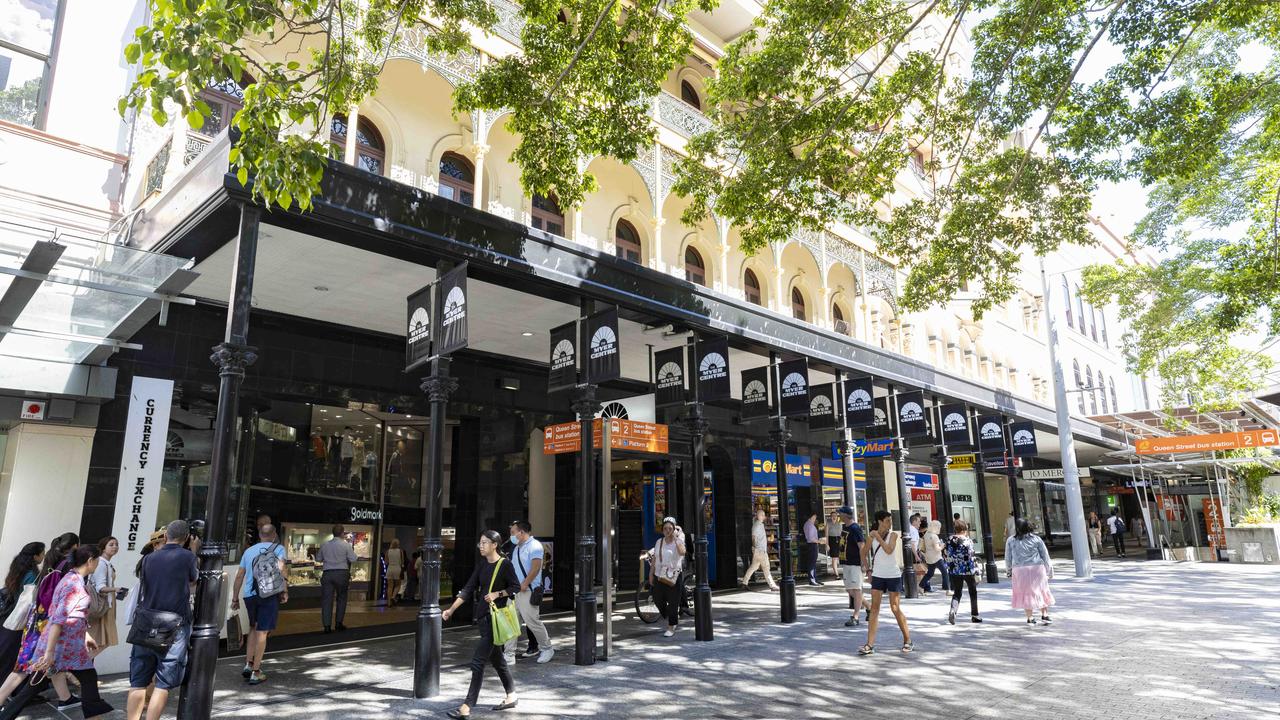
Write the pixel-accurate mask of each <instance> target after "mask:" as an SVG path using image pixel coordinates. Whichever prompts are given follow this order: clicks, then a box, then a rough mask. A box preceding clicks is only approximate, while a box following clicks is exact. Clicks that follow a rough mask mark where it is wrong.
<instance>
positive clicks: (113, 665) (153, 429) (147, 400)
mask: <svg viewBox="0 0 1280 720" xmlns="http://www.w3.org/2000/svg"><path fill="white" fill-rule="evenodd" d="M172 404H173V381H172V380H161V379H159V378H149V377H137V376H135V377H134V378H133V387H132V388H131V389H130V390H129V418H128V422H127V424H126V425H125V429H124V451H123V452H122V453H121V455H120V484H119V485H118V486H117V488H116V516H115V521H114V522H112V523H111V534H112V535H114V536H115V538H116V539H117V540H118V541H119V542H120V552H119V554H117V555H116V556H115V558H113V559H112V561H111V563H112V565H114V566H115V568H116V586H117V587H126V588H129V592H130V593H135V592H137V591H138V581H137V578H136V577H134V574H133V568H134V566H135V565H137V564H138V558H139V557H140V556H141V554H142V546H143V545H146V544H147V538H148V537H150V535H151V533H152V532H153V531H154V530H155V529H156V522H157V519H156V514H157V513H158V512H159V505H160V481H161V475H162V472H163V470H164V450H165V445H166V442H167V439H168V436H169V410H170V408H171V406H172ZM174 519H176V518H165V522H168V521H169V520H174ZM124 605H125V603H123V602H121V603H117V607H116V626H117V628H118V629H119V631H120V641H121V644H120V645H118V646H115V647H112V648H110V649H108V650H107V651H106V652H104V653H103V654H102V655H100V656H99V657H98V658H97V660H96V665H97V667H98V669H99V671H101V672H119V671H123V670H124V669H127V668H128V661H129V651H130V649H131V648H130V646H129V645H128V644H126V643H125V642H124V639H125V638H126V637H127V636H128V634H129V628H128V626H126V625H125V619H126V618H125V613H124Z"/></svg>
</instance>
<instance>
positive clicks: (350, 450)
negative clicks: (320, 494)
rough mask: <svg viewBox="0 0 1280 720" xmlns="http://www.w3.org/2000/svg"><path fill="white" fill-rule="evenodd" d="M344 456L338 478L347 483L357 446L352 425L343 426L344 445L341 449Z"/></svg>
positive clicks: (342, 482)
mask: <svg viewBox="0 0 1280 720" xmlns="http://www.w3.org/2000/svg"><path fill="white" fill-rule="evenodd" d="M339 452H340V453H341V457H342V464H341V468H342V470H341V472H339V473H338V478H339V481H340V483H341V484H344V485H345V484H347V483H348V482H349V481H350V478H351V459H352V458H354V457H355V454H356V447H355V438H354V437H353V436H352V434H351V428H350V427H344V428H342V445H341V450H340V451H339Z"/></svg>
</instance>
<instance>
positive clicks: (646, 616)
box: [636, 583, 662, 623]
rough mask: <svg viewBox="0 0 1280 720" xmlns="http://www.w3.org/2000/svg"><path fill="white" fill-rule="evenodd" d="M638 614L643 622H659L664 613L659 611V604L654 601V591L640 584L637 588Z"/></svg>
mask: <svg viewBox="0 0 1280 720" xmlns="http://www.w3.org/2000/svg"><path fill="white" fill-rule="evenodd" d="M636 616H637V617H639V618H640V620H641V622H646V623H653V622H657V621H658V618H660V617H662V614H661V613H659V612H658V604H657V603H655V602H654V601H653V591H652V590H650V589H649V588H647V587H645V586H644V583H641V584H640V587H639V588H637V589H636Z"/></svg>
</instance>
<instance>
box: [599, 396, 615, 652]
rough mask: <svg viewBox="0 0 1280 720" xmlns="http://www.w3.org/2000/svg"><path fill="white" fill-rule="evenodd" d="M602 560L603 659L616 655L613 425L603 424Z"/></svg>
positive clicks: (606, 422) (601, 446) (601, 477)
mask: <svg viewBox="0 0 1280 720" xmlns="http://www.w3.org/2000/svg"><path fill="white" fill-rule="evenodd" d="M600 557H601V558H602V559H603V560H604V562H602V563H600V586H601V596H602V597H603V599H604V608H603V612H601V613H600V617H601V620H602V621H603V622H604V646H603V649H602V650H601V652H600V657H599V658H598V659H600V660H608V659H609V658H610V657H612V656H613V427H612V425H611V424H610V422H609V421H608V420H604V421H602V422H601V423H600Z"/></svg>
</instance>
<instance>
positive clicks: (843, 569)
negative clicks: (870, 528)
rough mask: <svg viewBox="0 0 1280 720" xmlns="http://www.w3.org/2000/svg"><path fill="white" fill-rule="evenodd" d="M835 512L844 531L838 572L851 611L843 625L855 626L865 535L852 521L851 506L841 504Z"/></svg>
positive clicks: (859, 597) (858, 605) (859, 596)
mask: <svg viewBox="0 0 1280 720" xmlns="http://www.w3.org/2000/svg"><path fill="white" fill-rule="evenodd" d="M836 512H838V513H840V519H841V521H843V524H844V532H842V533H841V535H840V546H841V548H842V549H843V550H844V557H843V558H841V559H840V573H841V575H842V576H843V579H844V589H845V590H846V591H848V593H849V609H850V610H852V611H853V612H852V613H851V614H850V617H849V619H848V620H846V621H845V623H844V625H845V627H856V626H857V625H858V623H860V622H861V621H862V619H861V618H859V617H858V615H859V613H860V612H861V610H862V556H863V546H864V545H865V544H866V541H867V536H866V535H865V534H863V532H862V526H860V525H858V523H857V522H855V521H854V519H853V508H851V507H849V506H848V505H842V506H841V507H840V509H839V510H837V511H836Z"/></svg>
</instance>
